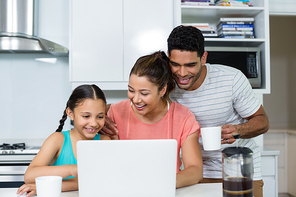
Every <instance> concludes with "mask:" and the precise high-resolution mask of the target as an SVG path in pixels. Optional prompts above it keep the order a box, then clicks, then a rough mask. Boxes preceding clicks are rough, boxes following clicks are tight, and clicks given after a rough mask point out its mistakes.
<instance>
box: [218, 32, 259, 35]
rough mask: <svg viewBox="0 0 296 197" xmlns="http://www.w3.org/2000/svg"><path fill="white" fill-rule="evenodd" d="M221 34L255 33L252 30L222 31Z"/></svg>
mask: <svg viewBox="0 0 296 197" xmlns="http://www.w3.org/2000/svg"><path fill="white" fill-rule="evenodd" d="M219 35H242V36H243V35H254V32H252V31H221V32H219Z"/></svg>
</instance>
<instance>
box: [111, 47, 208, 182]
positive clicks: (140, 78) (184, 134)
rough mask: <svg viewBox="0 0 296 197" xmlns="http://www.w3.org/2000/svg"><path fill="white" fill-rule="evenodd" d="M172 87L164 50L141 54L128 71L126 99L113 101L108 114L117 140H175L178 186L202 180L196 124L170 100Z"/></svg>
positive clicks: (186, 111) (197, 127)
mask: <svg viewBox="0 0 296 197" xmlns="http://www.w3.org/2000/svg"><path fill="white" fill-rule="evenodd" d="M174 87H175V83H174V81H173V78H172V74H171V69H170V67H169V59H168V57H167V56H166V55H165V53H164V52H156V53H153V54H151V55H147V56H143V57H140V58H139V59H138V60H137V62H136V63H135V65H134V67H133V68H132V70H131V72H130V78H129V83H128V97H129V100H124V101H121V102H119V103H116V104H112V105H111V106H110V109H109V110H108V117H110V118H111V119H112V121H113V122H114V123H115V124H116V125H117V131H118V136H119V138H120V139H124V140H126V139H176V140H177V142H178V152H177V154H178V157H177V158H178V161H177V164H178V166H177V169H176V172H177V180H176V181H177V182H176V187H177V188H179V187H183V186H187V185H192V184H195V183H198V182H199V181H201V180H202V175H203V172H202V169H203V166H202V157H201V152H200V147H199V142H198V138H199V129H200V126H199V123H198V122H197V121H196V119H195V116H194V115H193V114H192V113H191V112H190V111H189V109H188V108H186V107H184V106H182V105H180V104H178V103H176V102H171V100H170V99H169V93H170V92H171V91H172V90H173V89H174ZM180 148H181V151H182V159H183V164H184V170H182V171H180V167H181V164H182V163H181V159H180V157H179V152H180Z"/></svg>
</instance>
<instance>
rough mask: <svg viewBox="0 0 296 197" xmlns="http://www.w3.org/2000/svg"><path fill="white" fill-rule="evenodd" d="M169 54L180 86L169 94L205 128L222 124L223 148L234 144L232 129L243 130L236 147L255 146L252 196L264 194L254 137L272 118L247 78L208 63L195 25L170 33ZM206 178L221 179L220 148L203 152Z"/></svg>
mask: <svg viewBox="0 0 296 197" xmlns="http://www.w3.org/2000/svg"><path fill="white" fill-rule="evenodd" d="M167 41H168V56H169V59H170V66H171V70H172V74H173V78H174V79H175V82H176V84H177V86H178V87H177V88H176V89H175V90H174V91H173V92H172V93H171V95H170V97H171V99H172V100H173V101H176V102H178V103H180V104H182V105H184V106H186V107H188V108H189V109H190V110H191V111H192V112H193V113H194V115H195V117H196V120H197V121H198V122H199V123H200V125H201V127H210V126H211V127H212V126H222V134H221V137H222V139H223V140H222V141H221V143H222V147H221V150H222V149H224V148H225V147H229V146H234V144H233V143H234V142H235V141H236V139H234V136H233V135H234V134H240V139H238V140H237V142H236V143H238V146H241V147H248V148H250V149H251V150H252V151H253V163H254V176H253V180H254V186H253V188H254V196H255V197H262V196H263V190H262V188H263V181H262V174H261V155H260V151H259V147H258V146H257V145H256V143H255V141H254V140H253V139H251V138H253V137H256V136H258V135H261V134H263V133H265V132H267V130H268V129H269V121H268V117H267V115H266V113H265V111H264V109H263V107H262V105H261V104H260V102H259V100H258V98H256V96H255V95H254V93H253V90H252V87H251V85H250V83H249V81H248V79H247V78H246V77H245V76H244V75H243V74H242V73H241V72H240V71H239V70H237V69H234V68H232V67H229V66H222V65H209V64H206V60H207V52H206V51H204V37H203V35H202V33H201V31H200V30H199V29H197V28H195V27H191V26H182V25H181V26H178V27H176V28H174V29H173V31H172V32H171V34H170V35H169V38H168V40H167ZM199 140H200V146H201V150H202V157H203V177H204V179H203V182H204V183H210V182H222V156H221V150H218V151H204V150H203V146H202V140H201V139H199Z"/></svg>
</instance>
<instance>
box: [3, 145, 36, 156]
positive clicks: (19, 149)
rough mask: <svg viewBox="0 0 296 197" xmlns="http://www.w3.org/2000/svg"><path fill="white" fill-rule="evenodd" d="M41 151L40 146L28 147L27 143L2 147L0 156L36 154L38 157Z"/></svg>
mask: <svg viewBox="0 0 296 197" xmlns="http://www.w3.org/2000/svg"><path fill="white" fill-rule="evenodd" d="M39 150H40V147H39V146H26V144H25V143H16V144H7V143H3V144H1V145H0V155H1V154H2V155H3V154H5V155H12V154H34V155H36V154H37V153H38V152H39Z"/></svg>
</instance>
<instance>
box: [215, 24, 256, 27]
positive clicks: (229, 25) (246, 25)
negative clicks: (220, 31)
mask: <svg viewBox="0 0 296 197" xmlns="http://www.w3.org/2000/svg"><path fill="white" fill-rule="evenodd" d="M217 27H220V28H254V25H253V24H219V25H218V26H217Z"/></svg>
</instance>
